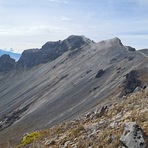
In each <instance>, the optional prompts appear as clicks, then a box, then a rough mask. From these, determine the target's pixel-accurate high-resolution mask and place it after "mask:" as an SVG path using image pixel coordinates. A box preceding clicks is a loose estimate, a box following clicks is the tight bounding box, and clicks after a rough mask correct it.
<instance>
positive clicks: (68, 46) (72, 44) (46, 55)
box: [17, 35, 92, 68]
mask: <svg viewBox="0 0 148 148" xmlns="http://www.w3.org/2000/svg"><path fill="white" fill-rule="evenodd" d="M90 43H92V41H91V40H90V39H88V38H86V37H84V36H75V35H71V36H69V37H68V38H67V39H65V40H63V41H60V40H59V41H56V42H52V41H50V42H47V43H46V44H44V45H43V46H42V48H41V49H28V50H25V51H24V52H23V53H22V56H21V58H20V60H19V61H18V62H17V67H18V68H26V67H28V68H31V67H34V66H36V65H39V64H42V63H46V62H49V61H53V60H55V59H57V58H58V57H59V56H61V55H62V54H63V53H65V52H66V51H71V52H73V50H74V49H79V48H80V47H82V46H85V45H88V44H90Z"/></svg>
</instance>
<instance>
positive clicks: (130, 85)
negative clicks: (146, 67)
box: [121, 70, 141, 96]
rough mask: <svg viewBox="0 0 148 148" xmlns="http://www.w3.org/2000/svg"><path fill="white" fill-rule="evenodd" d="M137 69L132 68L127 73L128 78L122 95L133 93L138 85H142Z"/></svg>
mask: <svg viewBox="0 0 148 148" xmlns="http://www.w3.org/2000/svg"><path fill="white" fill-rule="evenodd" d="M137 73H138V72H137V71H135V70H132V71H131V72H130V73H128V74H126V80H125V82H124V89H123V91H122V93H121V96H124V95H127V94H129V93H132V92H133V91H134V90H135V88H136V87H138V86H139V87H140V86H141V81H140V80H138V76H137Z"/></svg>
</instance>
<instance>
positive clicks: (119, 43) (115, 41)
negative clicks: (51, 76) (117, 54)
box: [110, 37, 123, 46]
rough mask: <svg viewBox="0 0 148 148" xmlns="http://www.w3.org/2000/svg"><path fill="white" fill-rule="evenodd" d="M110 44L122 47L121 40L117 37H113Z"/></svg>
mask: <svg viewBox="0 0 148 148" xmlns="http://www.w3.org/2000/svg"><path fill="white" fill-rule="evenodd" d="M110 42H111V43H113V44H117V45H120V46H123V44H122V42H121V40H120V39H119V38H118V37H114V38H113V39H110Z"/></svg>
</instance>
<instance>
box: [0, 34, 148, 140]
mask: <svg viewBox="0 0 148 148" xmlns="http://www.w3.org/2000/svg"><path fill="white" fill-rule="evenodd" d="M45 45H46V46H45ZM45 45H44V46H43V47H42V49H33V50H28V51H24V53H23V54H22V57H21V58H20V60H19V61H18V63H16V64H18V65H19V66H17V68H19V69H17V68H15V69H13V70H11V71H9V72H7V73H5V75H4V74H3V73H0V137H1V138H0V143H2V142H5V141H10V143H13V142H16V141H17V140H19V138H21V137H22V136H23V134H24V133H26V132H31V131H34V130H36V129H46V128H48V127H51V126H53V125H55V124H58V123H61V122H65V121H69V120H71V119H74V118H76V117H78V116H80V115H82V114H84V113H85V112H87V111H90V110H91V109H92V108H94V107H97V106H100V103H101V102H104V101H105V100H108V99H109V98H111V97H112V96H115V95H116V96H120V97H122V96H123V95H126V94H128V93H131V92H132V91H133V90H134V89H135V88H136V87H137V86H139V87H145V85H147V84H148V67H147V65H148V56H147V54H145V52H140V51H136V50H133V49H132V48H130V47H127V46H124V45H123V44H122V43H121V41H120V39H118V38H113V39H110V40H106V41H101V42H99V43H94V42H92V41H91V40H89V39H87V38H85V37H84V36H80V37H79V36H70V37H69V38H67V39H66V40H64V41H58V42H49V43H46V44H45ZM42 52H43V53H44V54H45V53H47V55H48V56H46V55H45V57H47V59H46V58H45V59H46V60H45V61H44V58H43V57H44V54H43V55H42ZM40 53H41V54H40ZM42 58H43V59H42ZM31 59H32V60H31ZM26 68H27V69H26ZM132 71H133V72H132ZM129 78H132V80H131V81H130V79H129ZM131 83H132V84H133V85H130V84H131Z"/></svg>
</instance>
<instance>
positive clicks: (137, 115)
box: [8, 91, 148, 148]
mask: <svg viewBox="0 0 148 148" xmlns="http://www.w3.org/2000/svg"><path fill="white" fill-rule="evenodd" d="M109 104H111V106H110V107H109V109H108V111H106V112H105V113H104V114H103V115H102V116H100V117H99V116H98V117H96V116H94V117H81V119H78V120H73V121H71V122H67V123H63V124H60V125H56V126H54V127H52V128H50V129H47V130H44V131H37V132H33V133H31V134H29V135H28V136H24V138H23V140H22V142H21V144H20V145H18V146H17V148H22V147H24V148H25V147H27V148H49V147H50V148H87V147H89V146H91V148H117V147H118V146H120V145H122V144H121V143H120V141H119V138H120V137H121V135H122V132H123V128H124V124H125V123H127V122H129V121H136V122H137V123H138V124H139V125H140V126H141V127H142V129H143V131H144V133H145V135H146V141H147V144H148V108H147V106H148V91H140V92H136V93H133V94H131V95H130V96H127V97H125V98H122V99H117V98H113V99H111V100H110V103H109ZM22 143H23V144H22ZM29 143H30V144H29ZM23 145H24V146H23ZM8 147H9V146H8Z"/></svg>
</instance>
